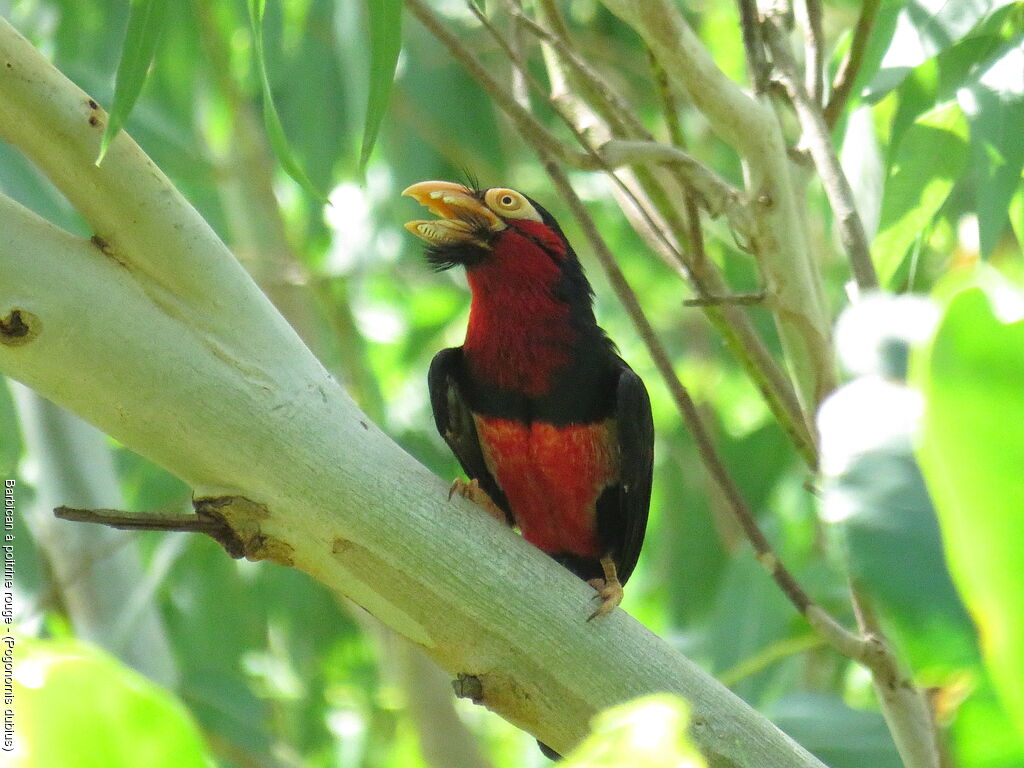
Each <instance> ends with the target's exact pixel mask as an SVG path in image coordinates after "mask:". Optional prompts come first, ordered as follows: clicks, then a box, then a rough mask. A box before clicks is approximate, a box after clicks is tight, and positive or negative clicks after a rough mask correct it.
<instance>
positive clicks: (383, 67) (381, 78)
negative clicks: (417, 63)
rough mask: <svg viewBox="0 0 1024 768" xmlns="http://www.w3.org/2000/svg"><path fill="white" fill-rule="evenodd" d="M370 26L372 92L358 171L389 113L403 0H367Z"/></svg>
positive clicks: (370, 93)
mask: <svg viewBox="0 0 1024 768" xmlns="http://www.w3.org/2000/svg"><path fill="white" fill-rule="evenodd" d="M366 13H367V16H368V18H369V27H370V91H369V95H368V97H369V100H368V103H367V106H366V125H365V127H364V128H363V147H362V149H361V150H360V152H359V170H360V172H362V171H363V169H365V168H366V163H367V162H368V161H369V159H370V153H371V152H372V151H373V145H374V144H375V143H376V141H377V133H378V131H379V130H380V123H381V120H383V119H384V114H385V113H386V112H387V108H388V99H389V98H390V96H391V84H392V82H394V78H395V67H396V66H397V65H398V54H399V53H401V51H402V0H367V3H366Z"/></svg>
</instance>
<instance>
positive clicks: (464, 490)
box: [448, 477, 505, 523]
mask: <svg viewBox="0 0 1024 768" xmlns="http://www.w3.org/2000/svg"><path fill="white" fill-rule="evenodd" d="M456 493H457V494H459V496H461V497H462V498H464V499H469V500H470V501H472V502H473V503H474V504H476V505H477V506H480V507H483V508H484V510H485V511H486V512H487V514H489V515H490V516H491V517H493V518H494V519H495V520H497V521H498V522H499V523H504V522H505V513H504V511H502V509H501V508H500V507H499V506H498V505H497V504H495V503H494V501H493V500H492V499H491V497H490V494H488V493H487V491H485V490H484V489H483V488H481V487H480V481H479V480H477V479H476V478H473V479H472V480H469V481H468V482H467V481H466V480H463V479H462V478H461V477H456V478H455V479H454V480H453V481H452V486H451V488H449V489H448V500H449V501H451V498H452V496H454V495H455V494H456Z"/></svg>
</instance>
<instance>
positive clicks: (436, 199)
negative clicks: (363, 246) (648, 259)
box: [402, 181, 576, 271]
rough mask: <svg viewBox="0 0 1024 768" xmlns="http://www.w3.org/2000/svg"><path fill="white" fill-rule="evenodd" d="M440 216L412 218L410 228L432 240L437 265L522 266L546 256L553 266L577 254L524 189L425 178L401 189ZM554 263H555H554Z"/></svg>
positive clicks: (470, 267) (431, 256) (429, 250)
mask: <svg viewBox="0 0 1024 768" xmlns="http://www.w3.org/2000/svg"><path fill="white" fill-rule="evenodd" d="M402 194H403V195H408V196H409V197H411V198H413V199H414V200H416V201H417V202H418V203H420V204H421V205H424V206H426V207H427V209H428V210H429V211H430V212H431V213H433V214H435V215H437V216H440V217H441V218H439V219H433V220H431V221H410V222H409V223H407V224H406V225H405V228H406V229H408V230H409V231H410V232H412V233H413V234H414V235H416V236H417V237H419V238H421V239H422V240H425V241H426V242H427V244H428V248H427V259H428V260H429V261H430V263H431V264H433V265H434V266H435V267H436V268H437V269H449V268H450V267H454V266H456V265H459V264H461V265H462V266H464V267H466V269H468V270H471V271H473V270H476V269H477V268H486V267H492V268H494V269H498V270H503V268H507V269H510V270H516V269H522V268H524V267H526V266H527V263H528V262H529V261H530V260H531V259H530V258H529V257H530V256H531V255H533V256H541V255H542V256H543V258H544V260H545V261H548V263H549V265H551V266H555V265H558V263H559V262H562V261H565V260H571V261H573V262H575V261H576V256H575V254H574V253H573V251H572V248H571V247H570V246H569V244H568V242H567V241H566V239H565V235H563V234H562V230H561V228H560V227H559V226H558V223H557V222H556V221H555V220H554V218H553V217H552V216H551V214H549V213H548V212H547V211H545V210H544V209H543V208H542V207H541V206H540V205H538V204H537V203H535V202H534V201H533V200H531V199H530V198H528V197H527V196H526V195H524V194H522V193H521V192H516V191H515V190H514V189H507V188H504V187H492V188H490V189H479V190H478V189H472V188H470V187H467V186H464V185H462V184H455V183H453V182H450V181H421V182H420V183H418V184H413V185H412V186H411V187H408V188H407V189H406V190H405V191H403V192H402ZM551 262H554V264H553V265H552V264H551Z"/></svg>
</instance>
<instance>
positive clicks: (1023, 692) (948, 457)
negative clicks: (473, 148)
mask: <svg viewBox="0 0 1024 768" xmlns="http://www.w3.org/2000/svg"><path fill="white" fill-rule="evenodd" d="M1022 316H1024V295H1022V294H1021V293H1020V292H1015V291H1014V290H1013V289H1012V288H1010V287H1009V286H1008V285H1006V284H1003V283H1000V284H998V285H996V286H995V287H994V288H992V289H990V290H989V292H988V293H986V291H985V290H982V289H981V288H971V289H969V290H965V291H963V292H961V293H959V294H958V295H956V296H955V297H954V298H953V299H952V301H951V302H950V303H949V306H948V308H947V309H946V313H945V316H944V317H943V319H942V321H941V324H940V326H939V329H938V332H937V333H936V336H935V340H934V342H933V344H932V346H931V349H930V350H929V351H928V353H927V355H926V357H925V359H924V361H923V362H922V364H921V368H920V373H921V384H922V387H923V391H924V394H925V399H926V409H925V415H924V435H923V438H922V440H921V445H920V448H919V454H920V456H921V461H922V466H923V469H924V472H925V477H926V479H927V481H928V486H929V489H930V490H931V493H932V496H933V498H934V499H935V503H936V507H937V509H938V512H939V520H940V523H941V526H942V533H943V539H944V541H945V545H946V551H947V554H948V557H949V562H950V567H951V570H952V574H953V578H954V580H955V581H956V584H957V586H958V588H959V589H960V592H961V594H962V595H963V597H964V600H965V602H966V604H967V607H968V608H969V609H970V611H971V614H972V615H973V617H974V620H975V622H976V623H977V624H978V627H979V630H980V635H981V644H982V651H983V654H984V658H985V661H986V664H987V665H988V668H989V671H990V673H991V677H992V681H993V684H994V685H995V688H996V690H997V691H998V692H999V693H1000V695H1001V696H1002V699H1003V702H1004V704H1005V705H1006V706H1007V708H1008V710H1009V711H1010V714H1011V717H1013V718H1014V720H1015V721H1016V723H1017V726H1018V729H1019V731H1020V733H1021V734H1022V735H1024V688H1022V687H1021V685H1020V682H1021V680H1024V657H1022V656H1021V653H1020V649H1021V648H1024V591H1022V590H1021V584H1024V558H1022V557H1021V542H1024V515H1021V499H1024V471H1022V467H1024V397H1022V396H1021V393H1022V386H1024V320H1022V319H1021V317H1022Z"/></svg>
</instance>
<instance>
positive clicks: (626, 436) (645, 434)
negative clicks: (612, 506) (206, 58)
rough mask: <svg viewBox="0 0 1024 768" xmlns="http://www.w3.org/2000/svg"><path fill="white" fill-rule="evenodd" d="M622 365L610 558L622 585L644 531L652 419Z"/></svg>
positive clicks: (640, 387) (643, 393)
mask: <svg viewBox="0 0 1024 768" xmlns="http://www.w3.org/2000/svg"><path fill="white" fill-rule="evenodd" d="M622 365H623V369H622V372H621V373H620V374H619V383H618V387H617V390H616V400H615V424H616V429H617V431H618V436H619V451H620V465H619V498H618V510H617V511H618V514H617V518H618V519H617V520H616V524H615V525H614V528H615V529H616V530H615V534H616V535H615V541H614V542H613V550H612V557H613V559H614V560H615V567H616V570H617V571H618V576H619V581H620V582H622V583H623V584H625V583H626V579H628V578H629V575H630V574H631V573H632V572H633V568H634V567H635V566H636V561H637V559H638V558H639V557H640V548H641V547H642V546H643V543H644V532H645V531H646V530H647V511H648V509H649V508H650V505H651V473H652V470H653V467H654V421H653V420H652V418H651V401H650V398H649V397H648V396H647V389H646V388H645V387H644V383H643V381H642V380H641V379H640V377H639V376H637V375H636V374H635V373H633V370H632V369H631V368H630V367H629V366H628V365H626V364H625V363H623V364H622Z"/></svg>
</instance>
